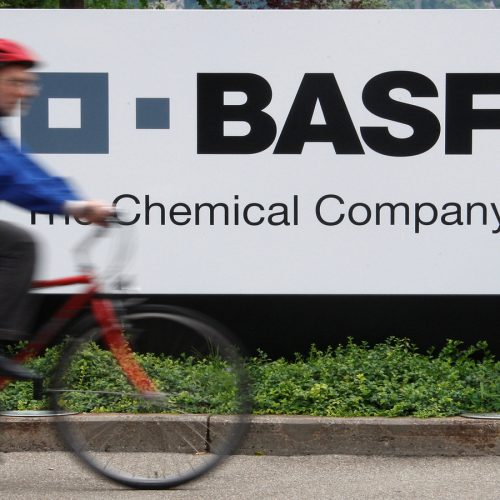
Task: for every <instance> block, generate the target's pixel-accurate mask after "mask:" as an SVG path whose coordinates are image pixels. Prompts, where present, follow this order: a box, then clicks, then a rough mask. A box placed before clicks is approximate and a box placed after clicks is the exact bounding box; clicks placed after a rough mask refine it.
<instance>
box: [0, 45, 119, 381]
mask: <svg viewBox="0 0 500 500" xmlns="http://www.w3.org/2000/svg"><path fill="white" fill-rule="evenodd" d="M37 63H38V61H37V58H36V57H35V56H34V55H33V54H32V53H31V52H30V51H29V50H28V49H26V48H25V47H23V46H22V45H20V44H18V43H16V42H14V41H12V40H6V39H0V201H2V200H3V201H7V202H9V203H13V204H14V205H17V206H20V207H22V208H25V209H27V210H32V211H36V212H42V213H48V214H70V215H73V216H76V217H79V218H82V219H85V220H87V221H88V222H92V223H97V224H102V223H104V221H105V219H106V217H108V216H109V215H110V214H111V208H110V207H109V206H108V205H106V204H104V203H102V202H99V201H84V200H82V199H81V198H80V197H79V196H78V195H77V194H76V193H75V191H74V190H73V189H72V187H71V186H69V185H68V184H67V183H66V182H65V181H64V180H62V179H61V178H60V177H55V176H53V175H51V174H49V173H48V172H47V171H46V170H44V169H42V168H41V167H40V166H39V165H37V164H36V163H35V162H34V161H33V160H32V159H31V158H30V157H29V156H27V155H26V154H24V153H23V152H22V151H21V150H19V148H18V147H17V146H15V145H14V144H13V143H12V142H11V141H10V140H9V139H8V138H7V137H6V136H5V135H4V133H3V131H2V127H1V118H2V117H6V116H11V115H13V114H15V112H16V110H17V109H18V104H19V103H20V102H21V101H22V103H23V105H24V104H25V103H26V101H27V100H29V99H30V98H33V97H35V96H36V94H37V87H36V75H35V74H33V73H31V72H30V71H29V70H30V69H31V68H33V67H34V66H36V64H37ZM34 264H35V242H34V240H33V238H32V236H31V235H30V234H29V233H28V232H27V231H26V230H25V229H22V228H20V227H18V226H15V225H14V224H12V223H10V222H6V221H3V220H1V219H0V341H1V340H19V339H21V338H22V337H23V326H22V320H23V318H24V317H26V310H25V308H26V304H25V299H26V295H27V293H28V291H29V288H30V283H31V279H32V274H33V268H34ZM0 375H5V376H11V377H15V378H17V379H32V378H36V376H37V375H36V374H35V373H33V372H31V371H30V370H28V369H26V368H24V367H22V366H20V365H18V364H17V363H15V362H13V361H11V360H9V359H7V358H5V357H4V356H1V355H0Z"/></svg>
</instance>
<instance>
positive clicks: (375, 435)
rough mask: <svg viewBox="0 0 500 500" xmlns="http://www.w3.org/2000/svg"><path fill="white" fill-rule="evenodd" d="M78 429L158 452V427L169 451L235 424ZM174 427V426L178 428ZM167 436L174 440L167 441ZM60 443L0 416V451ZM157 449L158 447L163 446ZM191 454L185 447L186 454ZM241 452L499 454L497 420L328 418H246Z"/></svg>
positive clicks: (191, 420) (161, 421)
mask: <svg viewBox="0 0 500 500" xmlns="http://www.w3.org/2000/svg"><path fill="white" fill-rule="evenodd" d="M72 418H74V419H76V420H77V421H78V425H81V426H82V427H84V428H85V427H89V426H99V425H102V424H103V423H104V422H109V423H112V424H113V432H119V435H120V436H134V439H135V440H136V442H140V443H141V447H144V449H147V450H149V449H151V450H154V451H160V450H159V449H158V446H159V444H158V439H157V438H156V436H157V435H158V429H159V426H160V425H161V426H162V428H163V429H165V432H169V442H170V444H171V447H172V448H171V450H174V449H178V448H176V447H179V446H181V447H182V441H179V438H177V441H176V438H175V436H178V435H179V433H178V432H176V430H175V429H176V428H177V429H179V428H180V427H181V428H182V429H183V433H184V434H185V432H186V431H185V430H186V425H187V426H188V428H189V429H190V430H192V432H193V439H194V438H195V436H196V437H197V439H199V440H200V444H199V445H200V446H201V447H202V446H203V443H204V438H205V436H210V440H211V442H212V443H214V444H215V443H216V442H217V439H220V438H222V437H223V436H224V433H225V432H226V431H227V429H228V427H229V426H231V425H235V423H234V420H232V419H231V418H229V417H224V416H212V417H210V418H208V417H206V416H201V415H200V416H185V417H174V416H170V415H152V416H151V415H119V414H114V415H100V414H97V415H76V416H74V417H72ZM179 426H180V427H179ZM171 437H172V438H171ZM62 449H63V446H62V444H61V442H60V440H59V437H58V436H57V434H56V432H55V429H54V421H53V418H52V417H0V451H5V452H7V451H56V450H62ZM162 450H163V451H165V450H164V448H162ZM184 451H189V450H184ZM238 453H240V454H244V455H254V454H263V455H282V456H288V455H320V454H348V455H385V456H435V455H441V456H443V455H444V456H486V455H490V456H492V455H493V456H495V455H496V456H498V455H500V420H475V419H467V418H463V417H453V418H429V419H418V418H328V417H294V416H290V417H286V416H285V417H283V416H252V417H250V418H249V429H248V433H247V435H246V437H245V439H244V441H243V443H242V446H241V448H240V450H239V452H238Z"/></svg>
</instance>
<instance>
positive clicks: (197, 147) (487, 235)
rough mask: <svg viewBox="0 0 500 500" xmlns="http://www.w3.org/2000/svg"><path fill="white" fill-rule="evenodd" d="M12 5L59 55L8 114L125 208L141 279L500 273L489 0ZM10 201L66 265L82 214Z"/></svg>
mask: <svg viewBox="0 0 500 500" xmlns="http://www.w3.org/2000/svg"><path fill="white" fill-rule="evenodd" d="M0 16H1V18H0V19H1V21H2V26H8V27H9V29H7V30H6V32H5V33H3V35H4V36H5V37H10V38H13V39H15V40H19V41H21V42H23V43H25V44H26V45H28V46H31V47H33V48H35V49H36V51H37V52H38V53H39V54H40V55H41V57H42V58H43V60H44V61H46V64H45V66H44V67H42V68H41V69H40V73H39V79H40V87H41V91H40V95H39V96H38V97H37V98H36V99H35V100H34V102H33V103H32V106H31V110H30V112H29V113H27V114H25V115H24V116H23V117H22V118H21V120H18V124H16V123H13V124H12V129H13V130H14V132H15V131H16V126H18V130H17V134H18V137H17V138H18V139H19V142H20V143H21V145H22V147H24V148H26V149H27V150H29V151H31V152H32V154H34V155H37V157H38V159H39V160H40V161H41V162H42V163H44V164H46V165H47V166H48V167H49V169H51V170H53V171H56V172H57V173H58V174H60V175H63V176H67V177H69V178H71V179H74V181H75V183H77V184H78V185H77V187H78V189H80V190H81V191H82V192H84V193H86V194H87V193H90V195H89V196H92V197H94V198H100V199H105V200H109V201H110V202H112V203H114V204H115V205H116V206H117V207H118V208H119V209H121V210H123V215H122V216H121V223H122V225H123V226H126V230H131V231H133V230H135V231H136V233H137V241H138V242H140V245H139V247H140V249H139V253H138V258H137V263H136V264H134V265H135V266H136V267H135V268H134V269H133V271H134V272H136V273H137V275H138V276H139V281H140V283H141V285H142V287H143V290H144V292H146V293H224V294H226V293H229V294H232V293H237V294H246V293H256V294H260V293H266V294H267V293H277V294H288V293H292V294H295V293H311V294H337V293H339V294H351V293H352V294H393V293H411V294H414V293H415V294H434V293H436V294H438V293H439V294H440V293H453V294H457V293H458V294H460V293H478V294H484V293H499V292H500V290H499V285H498V282H499V280H498V279H497V275H498V273H497V272H496V269H497V267H498V265H497V262H498V255H499V251H500V243H499V241H500V240H498V234H499V233H500V195H499V192H498V186H499V185H500V70H499V66H498V56H497V54H496V53H495V51H494V50H493V48H494V47H496V46H497V45H498V40H497V37H498V32H499V29H500V13H498V12H497V11H471V10H469V11H451V10H450V11H425V10H420V11H394V10H393V11H385V10H380V11H359V12H353V11H321V12H320V11H246V12H242V11H215V12H211V11H171V12H153V11H149V12H144V11H102V12H96V11H81V12H71V11H59V10H58V11H37V12H30V11H22V12H21V11H8V10H2V12H1V13H0ZM42 26H43V30H42V28H41V27H42ZM89 31H91V32H92V34H93V37H92V40H89V38H88V33H89ZM457 33H459V35H460V36H459V37H458V36H457ZM458 38H459V42H458ZM12 135H16V134H15V133H14V134H12ZM3 210H4V208H2V211H3ZM5 210H6V212H5V214H6V215H8V216H9V217H11V218H13V219H16V220H18V221H20V222H23V223H25V224H27V225H29V226H30V228H31V229H32V230H34V231H35V232H38V233H39V235H40V237H41V238H43V239H45V241H46V244H47V246H48V247H49V251H48V252H47V254H50V255H51V256H52V255H54V257H51V258H53V259H54V260H53V261H52V262H50V261H48V262H47V263H46V264H45V266H44V267H43V268H42V269H41V271H40V272H41V274H43V275H52V274H54V269H56V267H57V269H58V270H60V269H61V266H63V267H65V269H66V270H68V271H70V270H71V260H70V258H69V257H68V255H67V254H68V253H69V250H68V249H69V247H70V244H71V242H72V241H74V240H77V239H78V235H79V234H80V232H81V231H86V230H87V229H86V228H84V227H82V226H83V225H85V223H84V221H79V220H76V219H73V218H71V217H66V218H64V217H62V218H57V217H48V216H46V215H42V214H31V216H30V214H25V213H22V212H16V211H15V210H14V209H9V208H6V209H5ZM9 210H12V211H11V212H9ZM160 262H161V263H163V264H162V265H156V264H155V263H160ZM56 264H57V266H56ZM63 271H64V269H63Z"/></svg>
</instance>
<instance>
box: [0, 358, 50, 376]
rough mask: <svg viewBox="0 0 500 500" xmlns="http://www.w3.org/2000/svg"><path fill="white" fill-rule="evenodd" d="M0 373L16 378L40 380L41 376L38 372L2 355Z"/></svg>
mask: <svg viewBox="0 0 500 500" xmlns="http://www.w3.org/2000/svg"><path fill="white" fill-rule="evenodd" d="M0 375H1V376H4V377H10V378H14V379H16V380H40V379H41V378H42V377H41V375H39V374H38V373H36V372H34V371H32V370H29V369H28V368H26V367H25V366H22V365H20V364H19V363H16V362H15V361H12V360H11V359H9V358H5V357H3V356H0Z"/></svg>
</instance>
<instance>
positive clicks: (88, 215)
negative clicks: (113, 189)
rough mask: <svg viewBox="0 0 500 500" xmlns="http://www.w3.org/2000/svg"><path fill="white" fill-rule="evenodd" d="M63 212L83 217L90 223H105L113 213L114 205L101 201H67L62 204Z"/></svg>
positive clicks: (102, 224)
mask: <svg viewBox="0 0 500 500" xmlns="http://www.w3.org/2000/svg"><path fill="white" fill-rule="evenodd" d="M64 211H65V213H68V214H70V215H73V216H74V217H78V218H79V219H83V220H85V221H87V222H91V223H92V224H99V225H100V226H105V225H106V219H107V218H108V217H111V216H112V215H114V213H115V209H114V207H112V206H110V205H109V204H107V203H103V202H102V201H95V200H88V201H67V202H66V203H65V205H64Z"/></svg>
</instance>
